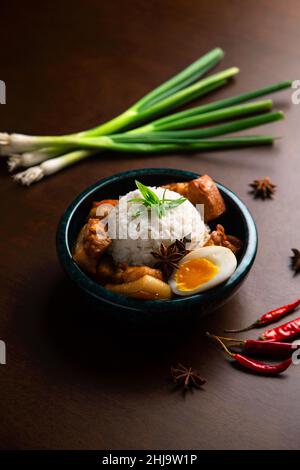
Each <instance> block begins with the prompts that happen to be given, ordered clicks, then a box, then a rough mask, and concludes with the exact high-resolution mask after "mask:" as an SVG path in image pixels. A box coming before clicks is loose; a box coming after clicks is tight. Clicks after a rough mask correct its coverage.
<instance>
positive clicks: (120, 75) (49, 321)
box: [0, 0, 300, 449]
mask: <svg viewBox="0 0 300 470" xmlns="http://www.w3.org/2000/svg"><path fill="white" fill-rule="evenodd" d="M21 5H24V6H21ZM299 24H300V7H299V2H298V1H297V0H294V1H293V0H288V1H284V2H282V1H281V0H276V1H271V0H269V1H267V0H265V1H262V0H259V1H254V0H253V1H249V0H247V1H240V0H236V1H233V0H227V1H225V0H221V1H215V0H209V1H192V0H170V1H148V2H145V1H143V2H142V1H137V0H136V1H122V0H119V1H117V0H110V1H107V2H104V1H96V0H85V1H74V0H73V1H69V0H68V1H64V2H58V1H57V0H55V1H51V2H33V1H28V2H26V5H25V4H24V3H21V2H16V1H15V2H14V1H3V0H2V2H1V30H0V37H1V48H0V63H1V68H0V74H1V76H0V79H2V80H5V82H6V84H7V104H6V105H5V106H1V107H0V122H1V130H7V131H19V132H25V133H36V134H51V133H64V132H70V131H76V130H81V129H84V128H88V127H90V126H92V125H95V124H96V123H99V122H101V121H104V120H107V119H109V118H110V117H112V116H114V115H116V114H118V113H119V112H120V111H122V110H124V109H125V108H126V107H127V106H128V105H130V104H131V103H132V102H133V101H135V100H136V99H137V98H139V97H140V96H142V95H143V94H144V93H145V92H147V91H148V90H149V89H151V88H152V87H153V86H155V85H157V84H159V83H160V82H162V81H163V80H165V79H166V78H168V77H169V76H170V75H172V74H173V73H174V72H176V71H178V70H180V69H181V68H182V67H184V66H186V65H187V64H189V63H190V62H192V61H193V60H195V59H196V58H197V57H198V56H200V55H201V54H203V53H205V52H206V51H208V50H209V49H211V48H213V47H215V46H221V47H222V48H223V49H224V50H225V51H226V57H225V59H224V60H223V63H222V67H224V68H225V67H228V66H231V65H237V66H239V67H240V68H241V73H240V75H239V76H238V77H237V79H236V81H235V82H234V83H232V84H231V85H230V86H228V87H227V88H226V89H224V90H222V91H219V92H217V93H215V95H214V96H215V97H218V98H220V97H225V96H229V95H231V94H234V93H238V92H242V91H246V90H249V89H253V88H256V87H259V86H263V85H266V84H269V83H272V82H275V81H278V80H281V79H287V78H300V77H299V73H300V72H299V60H300V52H299V47H300V41H299V39H300V37H299ZM274 98H275V102H276V104H277V108H281V109H284V110H285V111H286V120H285V121H284V122H280V123H278V124H277V123H276V124H273V125H272V126H269V129H270V130H272V132H273V133H275V134H276V135H280V136H283V139H282V140H280V141H279V142H278V143H277V145H276V146H275V147H274V148H261V149H249V150H238V151H228V152H218V153H210V154H200V153H199V154H197V155H195V156H190V155H170V156H164V157H152V156H151V157H143V158H141V157H139V156H131V155H123V156H122V157H119V156H114V157H112V156H111V155H102V156H99V157H98V158H93V159H91V160H90V161H86V162H83V163H82V164H78V165H77V166H74V167H73V168H70V169H69V170H67V171H65V172H62V173H60V174H58V175H57V176H54V177H52V178H49V179H48V180H45V181H43V182H41V183H39V184H37V185H36V186H33V187H31V188H29V189H24V188H21V187H18V186H16V184H14V183H13V181H12V180H11V179H10V178H9V176H8V175H7V171H6V165H5V162H1V166H0V174H1V186H0V190H1V195H0V201H1V239H0V267H1V274H0V275H1V294H0V299H1V309H0V338H1V339H3V340H5V341H6V344H7V365H6V366H0V381H1V383H0V409H1V412H0V445H1V448H20V449H32V448H39V449H61V448H71V449H120V448H121V449H122V448H128V449H134V448H141V449H147V448H149V449H151V448H152V449H153V448H160V449H171V448H178V449H184V448H191V449H241V448H245V449H296V448H298V446H299V442H300V408H299V373H300V369H299V368H297V367H294V366H293V367H292V368H291V369H290V370H289V371H288V373H286V374H284V376H282V377H280V378H275V379H271V378H261V377H257V376H253V375H249V374H247V373H243V372H240V371H238V370H236V369H235V368H233V367H231V366H230V364H229V363H228V362H227V360H226V359H224V358H223V357H222V355H221V353H220V352H219V351H217V350H216V349H215V348H214V347H212V346H211V345H210V344H209V343H208V342H207V341H206V340H205V338H204V337H203V332H204V331H205V330H206V329H209V330H211V331H215V332H217V331H219V332H221V331H222V327H224V326H227V327H228V326H231V327H234V326H236V327H237V326H241V325H244V324H245V323H246V324H247V323H249V322H251V321H252V320H254V319H255V318H256V317H257V316H258V314H259V313H262V312H264V311H266V310H268V309H270V308H272V307H275V306H279V305H281V304H283V303H285V302H287V301H289V300H292V299H294V298H295V297H297V296H298V295H299V286H300V276H299V277H293V275H292V272H291V271H290V270H289V267H288V265H289V255H290V249H291V247H294V246H295V247H299V248H300V237H299V233H300V217H299V210H300V207H299V173H300V158H299V157H300V154H299V138H300V137H299V112H300V107H299V106H296V105H292V103H291V92H289V91H286V92H284V93H282V94H278V95H276V96H274ZM269 129H267V128H266V129H264V130H269ZM147 166H148V167H150V166H151V167H152V166H157V167H160V166H164V167H174V168H183V169H188V170H193V171H196V172H199V173H203V172H207V173H209V174H210V175H211V176H213V177H214V178H215V179H217V180H219V181H220V182H222V183H224V184H225V185H227V186H228V187H230V188H231V189H232V190H233V191H235V192H236V193H237V194H238V195H239V196H240V197H241V198H242V199H243V200H244V201H245V203H246V204H247V205H248V207H249V208H250V210H251V211H252V213H253V215H254V218H255V220H256V222H257V226H258V231H259V239H260V243H259V251H258V256H257V259H256V262H255V265H254V267H253V269H252V271H251V273H250V275H249V277H248V279H247V281H246V282H245V284H244V285H243V287H242V288H241V290H240V291H239V293H238V295H237V296H236V297H235V298H234V299H232V300H231V301H230V302H229V303H228V304H227V305H226V306H225V307H223V308H221V309H219V310H218V311H217V312H215V313H214V314H212V315H211V316H210V317H208V318H206V319H205V320H203V321H201V322H199V324H198V325H196V326H195V325H190V324H187V325H185V328H183V329H182V328H180V329H178V328H175V327H174V326H172V325H170V327H169V329H168V330H162V331H160V332H159V331H156V332H150V331H149V333H148V335H147V338H146V339H144V338H143V340H142V341H139V340H138V338H137V333H136V332H132V333H130V332H127V331H126V330H123V331H122V332H120V331H118V329H117V328H111V327H108V326H107V325H106V324H103V323H102V322H101V321H100V322H96V321H95V319H94V318H92V317H90V315H89V312H88V311H86V310H84V309H82V307H81V305H80V304H78V302H77V297H76V295H75V293H74V291H73V289H72V288H71V287H70V286H69V284H68V282H67V280H66V278H65V276H64V275H63V273H62V272H61V269H60V267H59V264H58V261H57V258H56V253H55V243H54V239H55V230H56V226H57V223H58V220H59V218H60V216H61V214H62V212H63V211H64V209H65V207H66V206H67V204H68V203H69V202H70V201H71V200H72V199H73V198H74V197H75V196H76V195H77V194H78V193H79V192H80V191H81V190H83V189H84V188H85V187H86V186H87V185H90V184H91V183H93V182H94V181H96V180H97V179H99V178H102V177H104V176H108V175H111V174H113V173H115V172H118V171H122V170H128V169H130V168H141V167H147ZM265 175H269V176H270V177H271V178H272V179H273V180H274V182H276V183H278V191H277V195H276V198H275V199H274V200H273V201H266V202H262V201H254V200H253V199H252V198H251V196H249V194H248V193H247V191H248V190H247V184H248V183H249V182H250V181H252V180H253V179H254V178H260V177H264V176H265ZM295 315H296V314H295ZM256 334H257V333H256V332H252V333H251V337H256ZM157 336H159V338H157ZM249 336H250V334H249ZM178 360H180V361H182V362H183V363H185V364H192V365H193V366H194V367H199V368H200V369H201V370H202V372H203V375H205V376H206V377H207V379H208V383H207V386H206V387H205V390H204V391H200V392H195V393H191V394H190V395H187V396H186V397H185V398H183V397H182V396H181V395H180V394H178V393H174V392H173V391H172V386H171V385H170V384H169V383H168V382H167V380H166V377H167V375H168V371H169V367H170V365H171V364H172V363H175V362H176V361H178Z"/></svg>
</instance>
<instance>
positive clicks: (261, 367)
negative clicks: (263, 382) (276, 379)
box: [233, 354, 292, 375]
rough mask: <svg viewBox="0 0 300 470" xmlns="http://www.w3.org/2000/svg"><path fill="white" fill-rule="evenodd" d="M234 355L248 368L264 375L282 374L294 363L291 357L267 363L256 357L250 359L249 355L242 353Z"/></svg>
mask: <svg viewBox="0 0 300 470" xmlns="http://www.w3.org/2000/svg"><path fill="white" fill-rule="evenodd" d="M233 357H234V359H235V360H236V361H237V362H238V363H239V364H241V365H242V366H243V367H245V368H246V369H251V370H253V371H254V372H257V373H258V374H262V375H278V374H281V372H284V371H285V370H286V369H287V368H288V367H290V365H291V364H292V358H291V357H289V358H288V359H285V360H284V361H282V362H279V363H277V364H266V363H265V362H260V361H256V360H255V359H249V357H247V356H243V355H242V354H234V355H233Z"/></svg>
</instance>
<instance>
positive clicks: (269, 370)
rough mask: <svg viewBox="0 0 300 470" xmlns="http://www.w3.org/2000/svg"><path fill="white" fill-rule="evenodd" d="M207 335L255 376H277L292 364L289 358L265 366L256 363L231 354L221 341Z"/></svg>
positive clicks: (258, 362)
mask: <svg viewBox="0 0 300 470" xmlns="http://www.w3.org/2000/svg"><path fill="white" fill-rule="evenodd" d="M207 335H208V336H209V337H211V338H213V339H215V340H217V341H218V342H219V343H220V344H221V346H222V348H223V349H224V351H225V352H226V353H227V354H228V355H229V356H230V357H231V358H232V359H235V361H236V362H238V363H239V364H240V365H242V366H243V367H245V368H246V369H250V370H251V371H253V372H256V373H257V374H261V375H269V376H274V375H278V374H280V373H281V372H284V371H285V370H286V369H287V368H288V367H289V366H290V365H291V364H292V358H291V357H289V358H288V359H285V360H284V361H282V362H279V363H277V364H266V363H265V362H261V361H257V360H256V359H250V358H249V357H246V356H244V355H242V354H235V353H232V352H231V351H229V349H228V348H227V346H226V345H225V343H223V341H222V340H221V339H220V338H219V337H218V336H215V335H210V334H209V333H207Z"/></svg>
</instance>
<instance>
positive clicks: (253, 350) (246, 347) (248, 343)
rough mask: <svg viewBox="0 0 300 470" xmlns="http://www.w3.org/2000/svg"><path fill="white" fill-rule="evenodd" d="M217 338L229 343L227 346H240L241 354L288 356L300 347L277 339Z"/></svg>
mask: <svg viewBox="0 0 300 470" xmlns="http://www.w3.org/2000/svg"><path fill="white" fill-rule="evenodd" d="M218 338H219V339H221V340H222V341H223V342H224V343H229V344H228V346H229V347H231V348H241V352H242V353H243V354H244V353H246V354H257V355H262V356H268V357H288V356H291V355H292V354H293V352H294V351H296V350H297V349H299V348H300V344H299V345H294V344H292V343H283V342H279V341H264V340H256V339H234V338H224V337H223V336H218Z"/></svg>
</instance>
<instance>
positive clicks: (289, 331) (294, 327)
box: [260, 317, 300, 341]
mask: <svg viewBox="0 0 300 470" xmlns="http://www.w3.org/2000/svg"><path fill="white" fill-rule="evenodd" d="M299 335H300V317H299V318H296V320H292V321H289V322H287V323H284V324H283V325H280V326H277V327H276V328H271V329H270V330H266V331H265V332H264V333H263V334H262V335H261V336H260V339H262V340H263V341H286V340H288V339H292V338H295V337H296V336H299Z"/></svg>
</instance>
